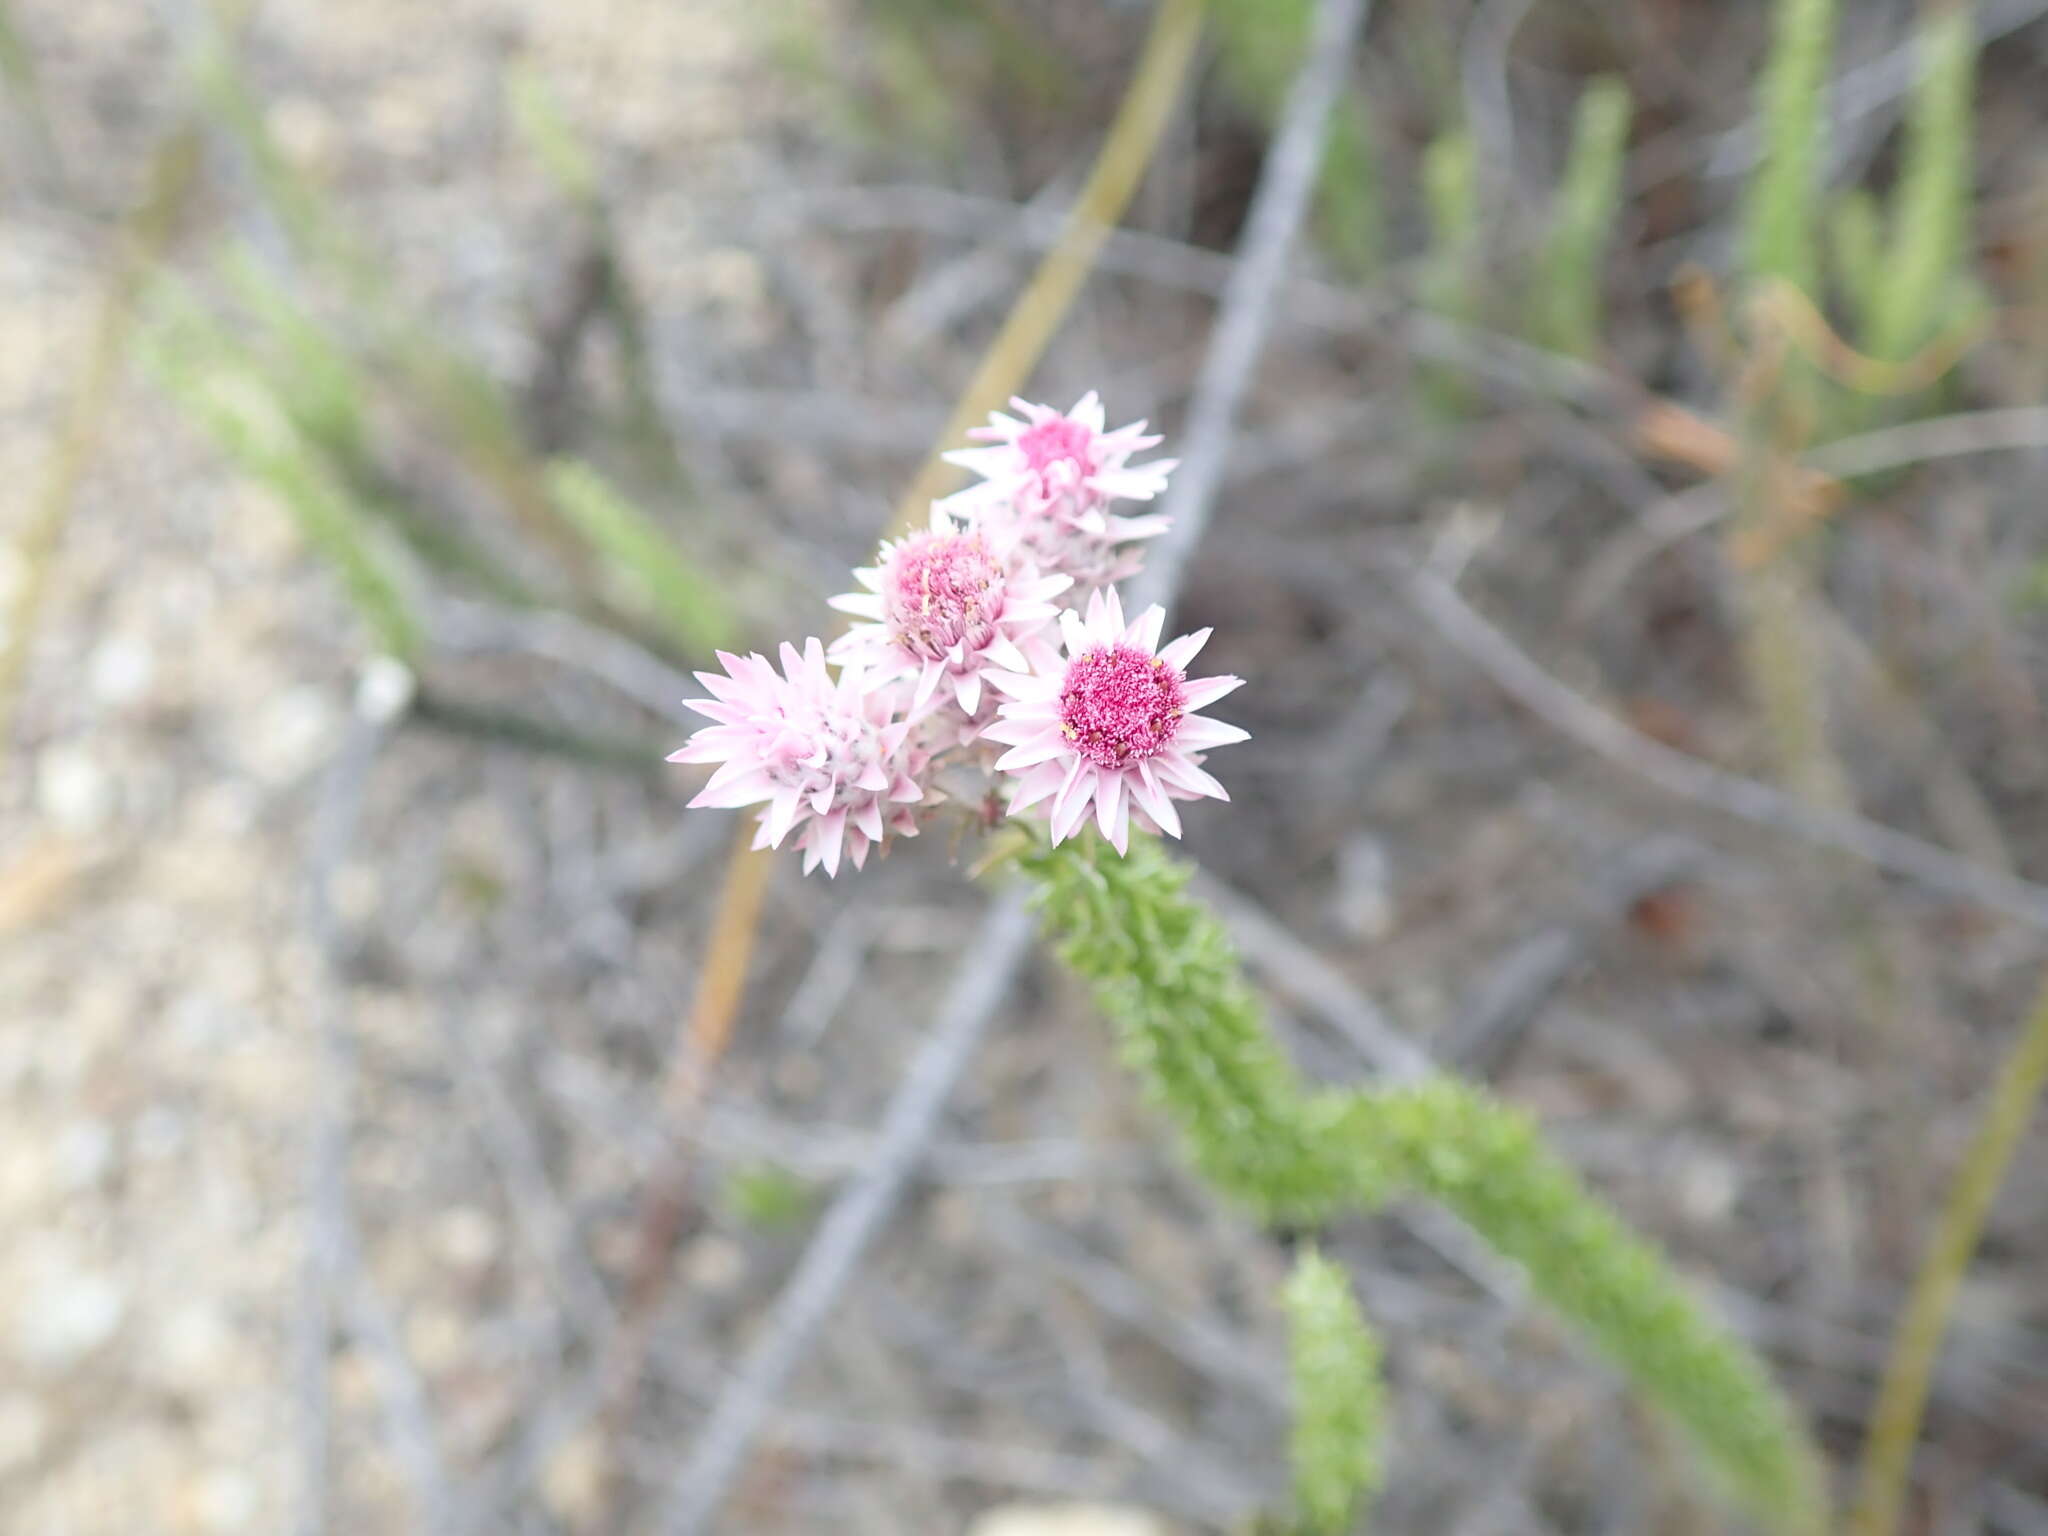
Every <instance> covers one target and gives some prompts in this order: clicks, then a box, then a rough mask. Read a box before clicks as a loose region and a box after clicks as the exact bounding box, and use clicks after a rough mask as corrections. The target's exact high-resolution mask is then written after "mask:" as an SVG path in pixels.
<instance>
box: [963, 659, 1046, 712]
mask: <svg viewBox="0 0 2048 1536" xmlns="http://www.w3.org/2000/svg"><path fill="white" fill-rule="evenodd" d="M981 676H982V681H984V682H986V683H989V684H991V685H992V686H993V687H994V688H995V689H996V690H997V691H998V692H999V693H1007V694H1008V695H1009V696H1010V697H1011V698H1013V699H1016V700H1018V701H1019V702H1020V703H1026V704H1032V703H1044V702H1045V701H1046V700H1047V699H1056V698H1058V697H1059V693H1060V680H1059V679H1058V678H1056V677H1040V676H1037V675H1035V674H1033V673H1030V672H1003V671H999V670H997V669H996V668H994V667H986V668H984V669H983V670H982V674H981ZM1006 707H1007V706H1006Z"/></svg>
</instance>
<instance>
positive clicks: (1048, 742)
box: [981, 731, 1068, 773]
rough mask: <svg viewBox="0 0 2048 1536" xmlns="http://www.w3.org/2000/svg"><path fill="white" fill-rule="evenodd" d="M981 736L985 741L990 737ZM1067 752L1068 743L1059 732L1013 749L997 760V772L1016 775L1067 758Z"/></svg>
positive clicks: (985, 733)
mask: <svg viewBox="0 0 2048 1536" xmlns="http://www.w3.org/2000/svg"><path fill="white" fill-rule="evenodd" d="M981 734H982V736H983V738H984V739H986V738H987V736H988V735H989V733H988V732H987V731H983V732H982V733H981ZM1067 750H1068V748H1067V744H1066V742H1065V741H1064V740H1063V739H1061V737H1060V736H1059V734H1058V733H1057V732H1055V733H1053V734H1052V735H1049V736H1039V737H1037V738H1035V739H1034V740H1031V741H1027V742H1023V743H1021V744H1019V745H1018V746H1014V747H1012V748H1011V749H1010V750H1009V751H1007V752H1005V753H1004V754H1003V755H1002V756H1001V757H999V758H997V759H996V771H997V772H999V773H1016V772H1018V771H1019V770H1021V769H1024V768H1035V767H1036V766H1037V765H1038V764H1040V763H1049V762H1051V761H1052V760H1053V759H1054V758H1056V757H1064V756H1066V754H1067Z"/></svg>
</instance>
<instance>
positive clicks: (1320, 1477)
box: [1283, 1249, 1386, 1536]
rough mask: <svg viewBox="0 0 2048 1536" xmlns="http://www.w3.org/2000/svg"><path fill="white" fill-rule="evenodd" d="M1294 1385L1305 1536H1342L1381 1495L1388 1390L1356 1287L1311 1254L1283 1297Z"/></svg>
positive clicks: (1298, 1495)
mask: <svg viewBox="0 0 2048 1536" xmlns="http://www.w3.org/2000/svg"><path fill="white" fill-rule="evenodd" d="M1283 1297H1284V1299H1285V1301H1286V1303H1287V1318H1288V1323H1289V1325H1290V1329H1291V1332H1290V1334H1289V1346H1288V1353H1289V1356H1290V1365H1291V1374H1292V1377H1293V1382H1294V1433H1293V1437H1292V1440H1291V1443H1290V1447H1289V1449H1290V1452H1291V1456H1292V1459H1293V1462H1294V1498H1295V1503H1296V1504H1297V1505H1298V1506H1299V1507H1300V1512H1301V1524H1302V1526H1303V1530H1304V1536H1344V1533H1345V1532H1346V1531H1349V1530H1351V1529H1353V1527H1354V1524H1355V1522H1356V1520H1357V1518H1358V1514H1359V1511H1360V1510H1361V1509H1362V1508H1363V1507H1364V1506H1365V1505H1366V1504H1368V1503H1369V1502H1370V1501H1371V1499H1372V1496H1373V1494H1374V1493H1376V1492H1377V1491H1378V1490H1379V1486H1380V1481H1381V1476H1382V1467H1381V1464H1380V1437H1381V1434H1382V1432H1383V1430H1384V1427H1385V1420H1386V1401H1385V1397H1386V1394H1385V1389H1384V1387H1383V1386H1382V1385H1381V1381H1380V1345H1379V1340H1378V1339H1377V1338H1375V1337H1374V1336H1373V1332H1372V1329H1371V1328H1370V1327H1368V1326H1367V1324H1366V1321H1365V1318H1364V1317H1363V1316H1362V1315H1361V1314H1360V1312H1359V1310H1358V1302H1357V1300H1356V1298H1354V1297H1353V1296H1352V1294H1351V1280H1350V1277H1349V1276H1348V1275H1346V1274H1345V1273H1344V1271H1343V1270H1342V1269H1340V1268H1339V1267H1338V1266H1337V1265H1335V1264H1332V1263H1330V1262H1329V1261H1328V1260H1327V1259H1325V1258H1323V1257H1322V1256H1321V1255H1320V1254H1318V1253H1316V1252H1315V1251H1314V1250H1313V1249H1310V1250H1308V1251H1306V1252H1304V1253H1303V1254H1302V1255H1301V1257H1300V1258H1299V1259H1298V1260H1297V1261H1296V1263H1295V1266H1294V1274H1293V1275H1292V1276H1291V1277H1290V1278H1289V1279H1288V1282H1287V1289H1286V1291H1285V1292H1284V1293H1283Z"/></svg>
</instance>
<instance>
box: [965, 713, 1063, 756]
mask: <svg viewBox="0 0 2048 1536" xmlns="http://www.w3.org/2000/svg"><path fill="white" fill-rule="evenodd" d="M1014 707H1015V706H1014V705H1010V704H1005V705H1004V706H1003V708H1004V709H1011V708H1014ZM1051 726H1052V721H1051V719H1050V718H1049V717H1048V716H1045V715H1015V716H1009V717H1005V718H1000V719H996V720H992V721H990V722H989V723H988V724H987V725H985V726H983V727H982V728H981V739H982V740H983V741H1000V742H1002V743H1004V744H1005V745H1007V746H1012V747H1021V746H1022V745H1024V743H1025V742H1027V741H1036V740H1038V738H1039V737H1041V736H1044V735H1047V734H1048V733H1050V734H1052V735H1054V736H1057V735H1058V732H1056V731H1052V730H1051Z"/></svg>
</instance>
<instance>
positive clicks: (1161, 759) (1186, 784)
mask: <svg viewBox="0 0 2048 1536" xmlns="http://www.w3.org/2000/svg"><path fill="white" fill-rule="evenodd" d="M1152 763H1153V766H1154V768H1155V769H1156V770H1157V772H1158V774H1159V779H1160V782H1161V783H1163V784H1166V785H1168V786H1169V787H1171V788H1173V789H1180V790H1185V791H1187V792H1188V793H1189V794H1191V795H1198V796H1199V795H1207V796H1208V797H1209V798H1210V799H1212V800H1228V799H1229V798H1230V791H1229V790H1227V789H1225V788H1224V787H1223V786H1222V785H1221V784H1219V783H1217V782H1216V780H1215V779H1214V778H1212V777H1211V776H1210V775H1208V774H1206V773H1204V772H1203V771H1202V770H1201V769H1199V768H1197V767H1196V766H1195V765H1194V764H1193V763H1192V762H1190V761H1189V760H1188V759H1187V758H1185V757H1182V756H1181V755H1180V754H1179V753H1177V752H1163V753H1161V754H1160V755H1159V756H1158V757H1155V758H1153V759H1152Z"/></svg>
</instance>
